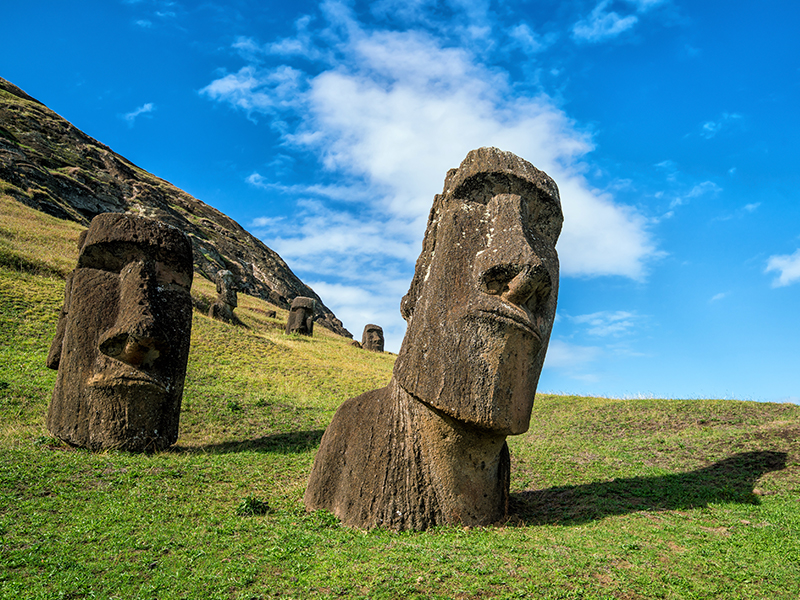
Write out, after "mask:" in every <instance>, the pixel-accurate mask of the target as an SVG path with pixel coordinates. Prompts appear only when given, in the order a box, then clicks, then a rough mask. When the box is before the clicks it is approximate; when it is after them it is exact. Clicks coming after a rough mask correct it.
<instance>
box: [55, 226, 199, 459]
mask: <svg viewBox="0 0 800 600" xmlns="http://www.w3.org/2000/svg"><path fill="white" fill-rule="evenodd" d="M80 246H81V247H80V254H79V257H78V265H77V267H76V268H75V270H74V271H73V272H72V274H71V275H70V276H69V277H68V278H67V283H66V289H65V295H64V307H63V309H62V311H61V314H60V316H59V321H58V326H57V330H56V337H55V339H54V340H53V343H52V345H51V347H50V353H49V355H48V358H47V366H48V367H50V368H51V369H58V377H57V379H56V386H55V389H54V390H53V398H52V401H51V402H50V408H49V410H48V413H47V428H48V430H49V431H50V433H52V434H53V435H54V436H55V437H57V438H59V439H62V440H64V441H65V442H67V443H69V444H72V445H74V446H80V447H84V448H91V449H93V450H99V449H106V448H119V449H123V450H131V451H151V450H159V449H163V448H166V447H167V446H169V445H171V444H173V443H175V440H176V439H177V438H178V420H179V417H180V409H181V397H182V395H183V383H184V378H185V376H186V363H187V359H188V356H189V341H190V335H191V327H192V301H191V297H190V294H189V290H190V288H191V285H192V247H191V244H190V242H189V240H188V239H187V237H186V236H185V235H184V234H183V233H182V232H181V231H180V230H178V229H176V228H174V227H171V226H169V225H166V224H165V223H162V222H160V221H156V220H152V219H147V218H144V217H139V216H133V215H127V214H119V213H106V214H101V215H98V216H96V217H95V218H94V219H93V220H92V222H91V225H90V226H89V230H88V231H87V232H86V233H85V236H84V237H82V239H81V244H80Z"/></svg>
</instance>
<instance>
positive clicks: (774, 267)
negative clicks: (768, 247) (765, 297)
mask: <svg viewBox="0 0 800 600" xmlns="http://www.w3.org/2000/svg"><path fill="white" fill-rule="evenodd" d="M764 271H765V272H766V273H770V272H772V271H777V272H778V278H777V279H775V280H773V282H772V287H783V286H787V285H790V284H792V283H798V282H800V249H798V250H796V251H795V253H794V254H776V255H774V256H770V257H769V259H767V268H766V269H765V270H764Z"/></svg>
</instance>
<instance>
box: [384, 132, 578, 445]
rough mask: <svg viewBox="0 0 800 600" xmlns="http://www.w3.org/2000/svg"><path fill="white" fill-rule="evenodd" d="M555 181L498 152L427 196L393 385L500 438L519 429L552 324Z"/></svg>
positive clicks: (480, 156) (472, 161)
mask: <svg viewBox="0 0 800 600" xmlns="http://www.w3.org/2000/svg"><path fill="white" fill-rule="evenodd" d="M562 221H563V215H562V212H561V202H560V199H559V194H558V188H557V187H556V184H555V182H554V181H553V180H552V179H551V178H550V177H548V176H547V175H546V174H545V173H543V172H542V171H539V170H538V169H536V168H535V167H534V166H533V165H531V164H530V163H529V162H527V161H525V160H523V159H521V158H519V157H517V156H516V155H514V154H511V153H510V152H503V151H501V150H498V149H496V148H480V149H478V150H473V151H471V152H470V153H469V154H468V155H467V157H466V158H465V159H464V161H463V162H462V163H461V165H460V167H459V168H458V169H453V170H451V171H450V172H448V174H447V177H446V179H445V184H444V190H443V192H442V194H440V195H437V196H436V197H435V198H434V203H433V208H432V209H431V213H430V217H429V219H428V227H427V230H426V232H425V238H424V241H423V248H422V254H421V255H420V257H419V259H418V260H417V264H416V270H415V273H414V278H413V280H412V282H411V288H410V289H409V292H408V294H407V295H406V296H405V297H404V298H403V301H402V304H401V312H402V314H403V317H404V318H405V319H406V320H407V321H408V330H407V332H406V336H405V339H404V340H403V345H402V348H401V350H400V354H399V356H398V359H397V363H396V365H395V369H394V376H395V378H396V380H397V381H398V383H399V384H400V385H401V387H402V388H403V389H405V390H406V391H407V392H408V393H409V394H411V395H412V396H414V397H416V398H418V399H420V400H423V401H424V402H425V403H427V404H429V405H430V406H433V407H434V408H436V409H439V410H441V411H442V412H443V413H445V414H447V415H449V416H451V417H453V418H455V419H458V420H460V421H464V422H467V423H470V424H473V425H475V426H477V427H479V428H484V429H487V430H491V431H494V432H497V433H500V434H506V435H508V434H518V433H523V432H525V431H527V429H528V426H529V421H530V414H531V408H532V406H533V399H534V395H535V392H536V385H537V383H538V380H539V374H540V372H541V369H542V364H543V362H544V356H545V351H546V349H547V343H548V340H549V338H550V331H551V329H552V326H553V320H554V318H555V311H556V297H557V293H558V256H557V254H556V249H555V245H556V241H557V240H558V236H559V234H560V231H561V224H562Z"/></svg>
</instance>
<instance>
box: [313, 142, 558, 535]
mask: <svg viewBox="0 0 800 600" xmlns="http://www.w3.org/2000/svg"><path fill="white" fill-rule="evenodd" d="M562 220H563V217H562V213H561V203H560V199H559V195H558V188H557V187H556V185H555V183H554V182H553V180H552V179H550V178H549V177H548V176H547V175H546V174H545V173H543V172H541V171H539V170H538V169H536V168H535V167H534V166H533V165H531V164H530V163H528V162H527V161H525V160H522V159H521V158H519V157H517V156H515V155H513V154H511V153H508V152H502V151H500V150H498V149H496V148H480V149H478V150H473V151H472V152H470V153H469V154H468V155H467V157H466V158H465V159H464V161H463V162H462V163H461V166H460V167H459V168H458V169H453V170H451V171H450V172H449V173H448V174H447V178H446V179H445V186H444V191H443V193H442V194H439V195H437V196H436V197H435V198H434V202H433V208H432V209H431V213H430V217H429V220H428V228H427V230H426V232H425V239H424V241H423V249H422V254H421V255H420V257H419V259H418V260H417V265H416V269H415V273H414V278H413V280H412V283H411V287H410V289H409V292H408V294H407V295H406V296H405V297H404V298H403V301H402V303H401V312H402V314H403V317H404V318H405V319H406V320H407V321H408V330H407V332H406V336H405V338H404V340H403V345H402V347H401V349H400V354H399V356H398V359H397V362H396V363H395V367H394V371H393V375H392V379H391V381H390V383H389V385H388V386H387V387H386V388H383V389H379V390H375V391H372V392H368V393H366V394H364V395H362V396H359V397H357V398H353V399H351V400H348V401H347V402H345V403H344V404H343V405H342V406H341V407H340V408H339V410H338V411H337V413H336V415H335V416H334V418H333V421H332V422H331V424H330V426H329V427H328V429H327V430H326V432H325V435H324V436H323V438H322V442H321V445H320V449H319V452H318V454H317V457H316V459H315V462H314V467H313V469H312V472H311V477H310V480H309V484H308V488H307V489H306V493H305V497H304V501H305V505H306V508H307V509H309V510H313V509H319V508H324V509H328V510H330V511H332V512H333V513H334V514H336V515H337V516H338V517H339V518H340V519H342V521H343V522H344V523H346V524H348V525H351V526H356V527H363V528H370V527H376V526H385V527H389V528H393V529H401V530H402V529H426V528H428V527H432V526H434V525H440V524H445V523H461V524H464V525H470V526H476V525H488V524H491V523H494V522H497V521H498V520H501V519H502V518H503V517H504V516H505V515H506V512H507V504H508V495H509V465H510V461H509V453H508V446H507V445H506V442H505V439H506V436H508V435H512V434H519V433H523V432H525V431H526V430H527V429H528V426H529V421H530V414H531V409H532V407H533V399H534V395H535V392H536V385H537V383H538V379H539V374H540V371H541V368H542V363H543V362H544V356H545V351H546V349H547V343H548V341H549V338H550V331H551V329H552V325H553V320H554V318H555V310H556V297H557V292H558V257H557V254H556V250H555V244H556V241H557V239H558V235H559V233H560V230H561V223H562Z"/></svg>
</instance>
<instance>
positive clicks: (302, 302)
mask: <svg viewBox="0 0 800 600" xmlns="http://www.w3.org/2000/svg"><path fill="white" fill-rule="evenodd" d="M316 305H317V301H316V300H314V298H307V297H305V296H297V297H296V298H295V299H294V300H292V308H291V309H290V311H289V318H288V319H287V320H286V333H287V334H289V333H299V334H300V335H313V334H314V309H315V308H316Z"/></svg>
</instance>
